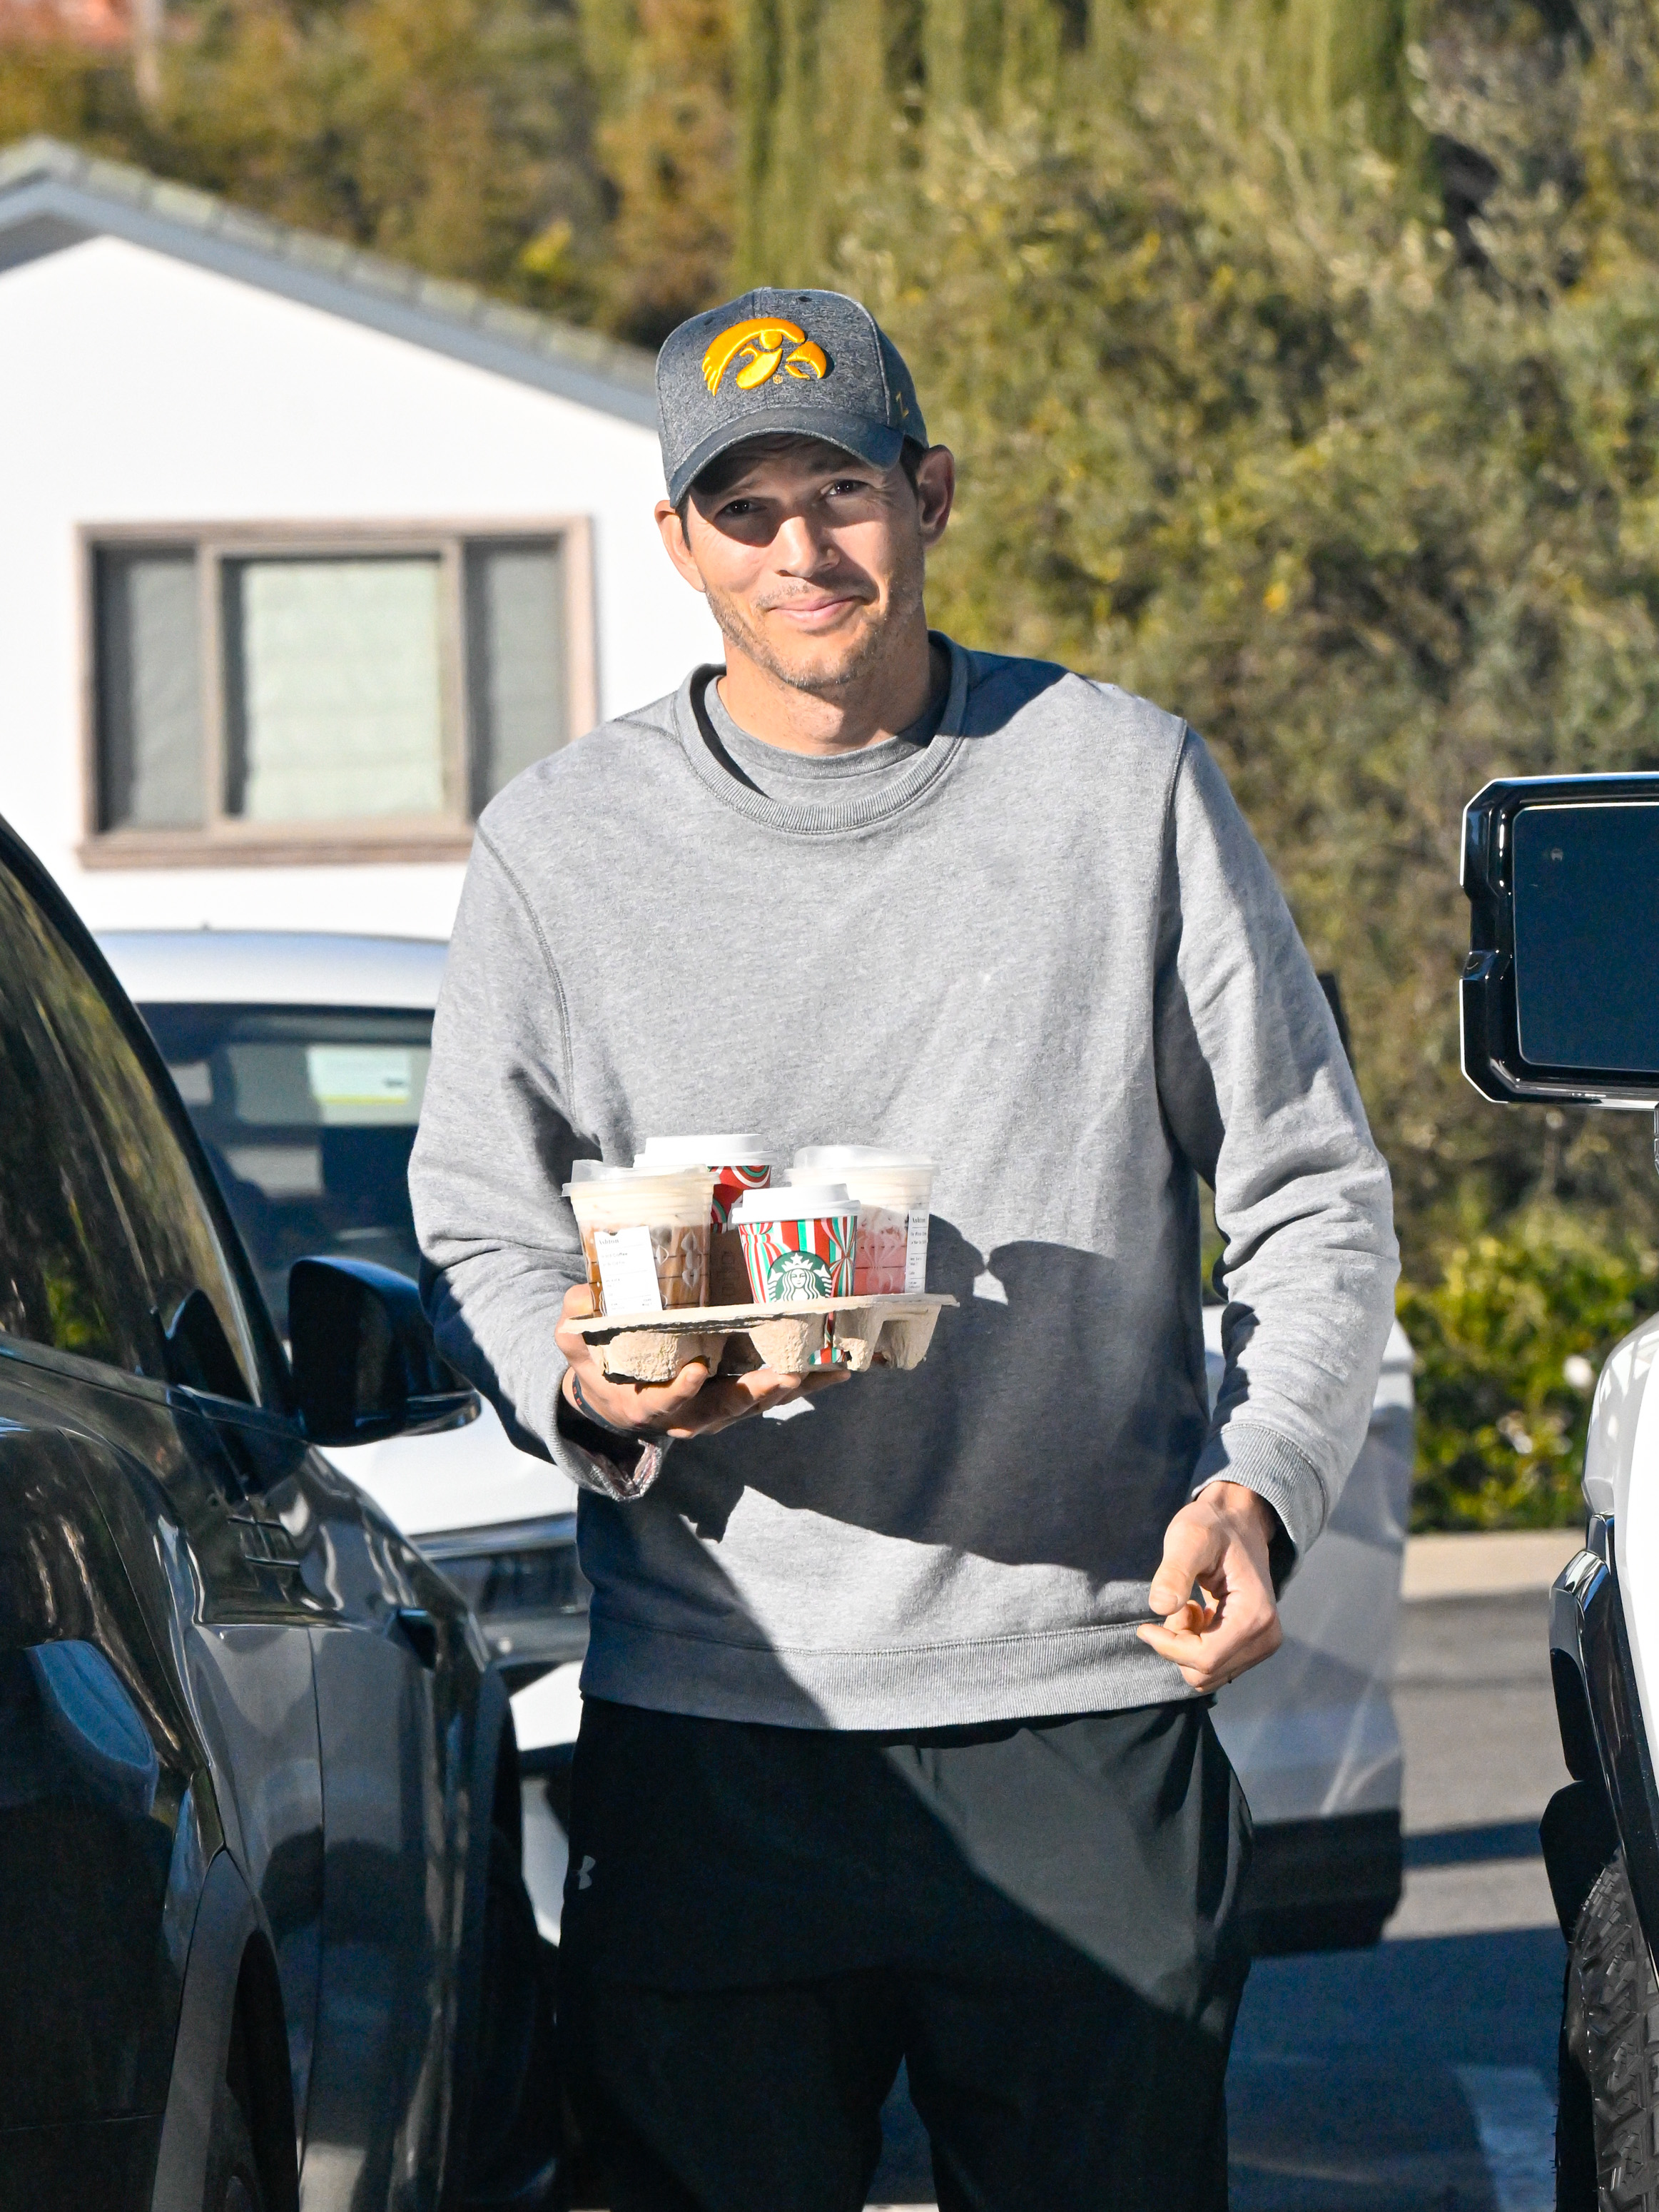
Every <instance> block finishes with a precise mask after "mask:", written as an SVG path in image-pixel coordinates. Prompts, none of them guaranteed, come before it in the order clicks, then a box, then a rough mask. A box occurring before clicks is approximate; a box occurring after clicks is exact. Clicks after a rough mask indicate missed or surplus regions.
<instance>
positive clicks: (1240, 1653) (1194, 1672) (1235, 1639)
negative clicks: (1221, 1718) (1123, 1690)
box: [1135, 1598, 1284, 1691]
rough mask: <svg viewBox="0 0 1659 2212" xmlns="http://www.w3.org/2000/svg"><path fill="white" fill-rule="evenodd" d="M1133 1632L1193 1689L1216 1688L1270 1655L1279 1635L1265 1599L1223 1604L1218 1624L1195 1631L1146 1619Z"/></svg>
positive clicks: (1280, 1638)
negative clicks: (1169, 1662) (1174, 1668)
mask: <svg viewBox="0 0 1659 2212" xmlns="http://www.w3.org/2000/svg"><path fill="white" fill-rule="evenodd" d="M1135 1633H1136V1634H1137V1635H1138V1636H1139V1638H1140V1640H1141V1642H1142V1643H1143V1644H1150V1645H1151V1647H1152V1650H1154V1651H1156V1652H1157V1653H1158V1656H1159V1657H1160V1658H1163V1659H1168V1660H1170V1661H1171V1662H1173V1663H1174V1664H1175V1665H1176V1666H1177V1667H1178V1668H1180V1669H1181V1672H1182V1676H1183V1677H1184V1679H1185V1680H1186V1681H1187V1682H1188V1684H1189V1685H1190V1686H1191V1687H1192V1688H1193V1689H1194V1690H1206V1691H1207V1690H1218V1689H1220V1688H1221V1686H1222V1685H1223V1684H1224V1683H1226V1682H1231V1680H1232V1679H1233V1677H1234V1676H1235V1675H1236V1674H1243V1672H1244V1671H1245V1669H1246V1668H1249V1667H1256V1666H1259V1665H1260V1664H1261V1662H1262V1660H1264V1659H1267V1658H1271V1657H1272V1656H1273V1653H1274V1652H1275V1651H1277V1650H1278V1649H1279V1644H1281V1643H1282V1642H1283V1640H1284V1631H1283V1630H1282V1629H1281V1628H1280V1626H1279V1615H1278V1613H1277V1612H1276V1611H1275V1610H1274V1608H1273V1606H1272V1604H1271V1603H1265V1604H1264V1603H1261V1602H1259V1601H1255V1602H1253V1601H1246V1600H1242V1599H1238V1598H1235V1599H1231V1600H1230V1601H1229V1603H1228V1605H1227V1607H1224V1608H1223V1613H1222V1615H1221V1617H1220V1620H1219V1624H1218V1626H1214V1627H1206V1628H1205V1629H1202V1630H1200V1631H1198V1632H1193V1631H1192V1630H1189V1629H1186V1628H1176V1627H1171V1626H1158V1625H1156V1624H1154V1623H1152V1622H1146V1623H1143V1624H1142V1626H1140V1627H1139V1628H1138V1629H1137V1630H1136V1632H1135Z"/></svg>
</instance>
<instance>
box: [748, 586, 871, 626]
mask: <svg viewBox="0 0 1659 2212" xmlns="http://www.w3.org/2000/svg"><path fill="white" fill-rule="evenodd" d="M862 605H864V599H863V597H862V595H861V594H860V593H858V592H836V593H834V594H831V593H828V592H825V593H823V594H822V595H814V597H812V598H811V599H781V600H780V601H778V602H777V604H776V605H773V606H770V607H769V608H768V609H767V610H766V611H767V613H768V614H769V615H781V616H782V617H783V618H784V620H785V621H786V622H787V623H792V624H793V626H794V628H795V629H804V630H815V629H829V627H830V625H831V624H832V623H834V622H835V621H836V618H837V617H839V616H841V615H843V614H845V613H846V612H847V611H848V608H849V607H859V606H862Z"/></svg>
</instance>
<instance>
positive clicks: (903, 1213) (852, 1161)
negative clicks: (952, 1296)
mask: <svg viewBox="0 0 1659 2212" xmlns="http://www.w3.org/2000/svg"><path fill="white" fill-rule="evenodd" d="M831 1177H833V1178H834V1179H835V1180H836V1181H837V1182H843V1183H845V1184H846V1186H847V1188H848V1192H849V1193H850V1194H851V1196H852V1199H853V1201H854V1205H856V1206H857V1207H858V1210H859V1227H858V1249H857V1250H856V1252H855V1254H854V1261H853V1289H854V1295H855V1296H857V1297H861V1298H862V1297H893V1296H896V1295H897V1294H898V1293H899V1292H901V1291H925V1290H926V1289H927V1222H928V1209H929V1207H930V1206H931V1204H932V1201H933V1162H932V1160H925V1159H922V1158H919V1157H918V1156H917V1155H916V1154H915V1153H913V1152H883V1151H881V1150H880V1148H879V1147H878V1146H874V1145H808V1146H805V1149H804V1150H802V1151H800V1152H797V1153H796V1155H795V1164H794V1165H793V1167H792V1168H790V1169H789V1170H788V1178H787V1179H788V1181H789V1182H791V1183H792V1184H793V1183H817V1182H824V1181H827V1180H828V1179H829V1178H831Z"/></svg>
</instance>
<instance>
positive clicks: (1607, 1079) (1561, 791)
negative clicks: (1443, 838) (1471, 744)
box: [1462, 775, 1659, 1107]
mask: <svg viewBox="0 0 1659 2212" xmlns="http://www.w3.org/2000/svg"><path fill="white" fill-rule="evenodd" d="M1462 880H1463V889H1464V890H1465V891H1466V892H1467V893H1468V899H1469V909H1470V915H1469V956H1468V961H1467V962H1466V963H1465V964H1464V969H1463V985H1462V1018H1463V1073H1464V1074H1465V1075H1467V1076H1468V1079H1469V1081H1470V1082H1471V1083H1472V1084H1473V1085H1474V1087H1475V1089H1476V1090H1477V1091H1481V1092H1482V1093H1484V1095H1485V1096H1486V1097H1488V1098H1496V1099H1498V1100H1499V1101H1501V1102H1502V1103H1504V1104H1505V1105H1514V1104H1516V1103H1520V1102H1521V1101H1523V1100H1528V1099H1553V1100H1559V1101H1562V1102H1564V1103H1569V1104H1572V1105H1579V1106H1596V1105H1601V1106H1636V1107H1642V1106H1652V1105H1655V1104H1656V1103H1659V987H1656V981H1655V979H1656V977H1659V775H1568V776H1530V777H1526V778H1518V779H1516V780H1513V781H1506V782H1502V783H1489V784H1488V785H1487V786H1486V789H1485V790H1484V791H1482V792H1481V793H1480V794H1479V796H1478V797H1477V798H1475V799H1471V800H1470V802H1469V804H1468V807H1467V808H1466V809H1465V810H1464V815H1463V868H1462Z"/></svg>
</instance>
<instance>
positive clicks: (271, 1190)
mask: <svg viewBox="0 0 1659 2212" xmlns="http://www.w3.org/2000/svg"><path fill="white" fill-rule="evenodd" d="M140 1011H141V1012H142V1013H143V1017H144V1019H145V1020H146V1021H147V1022H148V1023H149V1027H150V1031H151V1034H152V1035H153V1036H155V1039H156V1042H158V1043H159V1044H160V1046H161V1052H162V1055H163V1057H164V1058H165V1059H166V1060H167V1065H168V1066H169V1067H170V1069H171V1070H172V1072H173V1081H174V1082H175V1083H176V1084H177V1085H178V1086H179V1093H180V1096H181V1097H183V1099H184V1102H185V1108H186V1109H187V1110H188V1112H189V1114H190V1117H191V1121H193V1122H194V1123H195V1124H196V1131H197V1135H198V1136H199V1137H200V1138H201V1139H202V1142H203V1145H204V1148H205V1150H206V1152H207V1155H208V1158H209V1159H210V1161H211V1162H212V1164H213V1169H214V1172H215V1173H216V1175H217V1176H218V1177H219V1182H220V1187H221V1188H222V1190H223V1192H224V1194H225V1197H226V1199H227V1200H228V1203H229V1206H230V1210H231V1212H232V1214H233V1215H234V1218H235V1221H236V1225H237V1227H238V1228H239V1229H240V1231H241V1232H242V1239H243V1242H244V1243H246V1246H247V1248H248V1250H249V1252H250V1253H251V1254H252V1256H253V1262H254V1266H255V1267H256V1269H257V1270H258V1276H259V1281H260V1286H261V1288H262V1289H263V1290H264V1293H265V1297H266V1300H267V1302H268V1303H269V1304H270V1309H271V1311H272V1312H273V1313H274V1314H275V1315H276V1317H277V1322H278V1325H279V1326H280V1327H281V1328H282V1329H283V1333H284V1334H286V1333H287V1328H288V1320H287V1310H288V1271H289V1267H291V1266H292V1264H293V1263H294V1261H295V1260H297V1259H300V1258H301V1257H302V1256H304V1255H307V1254H311V1253H333V1254H337V1255H340V1256H341V1257H343V1258H346V1259H356V1260H374V1261H378V1262H379V1263H380V1266H381V1267H395V1268H396V1269H397V1270H398V1273H400V1274H405V1275H414V1274H416V1273H418V1272H419V1268H420V1249H419V1247H418V1246H417V1245H416V1242H415V1222H414V1218H413V1216H412V1214H411V1212H410V1204H409V1155H410V1149H411V1147H412V1146H413V1145H414V1142H415V1125H416V1122H417V1121H419V1119H420V1115H421V1100H422V1096H423V1094H424V1092H425V1090H426V1074H427V1068H428V1064H429V1062H430V1060H431V1058H432V1017H431V1015H430V1014H429V1013H417V1012H401V1011H398V1010H397V1009H386V1010H376V1009H373V1008H351V1007H334V1006H329V1007H304V1006H159V1005H149V1006H143V1007H142V1008H141V1009H140Z"/></svg>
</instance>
